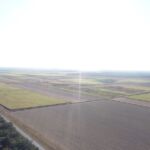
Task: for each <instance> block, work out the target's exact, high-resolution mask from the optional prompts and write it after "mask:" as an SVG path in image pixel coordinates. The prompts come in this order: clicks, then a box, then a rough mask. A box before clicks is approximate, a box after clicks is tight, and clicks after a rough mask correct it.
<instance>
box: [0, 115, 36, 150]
mask: <svg viewBox="0 0 150 150" xmlns="http://www.w3.org/2000/svg"><path fill="white" fill-rule="evenodd" d="M0 150H39V149H38V148H37V147H35V146H34V145H33V144H32V143H31V141H29V140H28V139H26V138H25V137H23V136H22V135H21V134H20V133H18V132H17V131H16V129H15V128H14V127H13V125H12V123H9V122H6V121H5V120H4V119H3V118H2V117H1V116H0Z"/></svg>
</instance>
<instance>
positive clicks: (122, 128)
mask: <svg viewBox="0 0 150 150" xmlns="http://www.w3.org/2000/svg"><path fill="white" fill-rule="evenodd" d="M145 100H146V102H145ZM149 100H150V74H146V75H145V74H143V76H137V75H135V74H115V75H114V74H102V73H87V72H84V73H81V72H73V71H70V72H69V71H59V72H58V71H5V72H2V73H1V72H0V104H2V105H4V106H5V107H7V108H10V109H11V110H6V109H5V108H3V107H0V109H2V110H1V113H2V114H4V115H6V117H7V116H8V117H10V120H12V122H14V123H16V124H18V125H19V126H20V127H21V128H22V129H24V130H25V131H26V132H27V133H29V135H31V136H33V139H34V138H35V139H37V140H38V141H39V143H40V142H41V144H43V146H48V147H55V148H54V149H56V150H134V149H135V150H149V149H150V117H149V116H150V103H149ZM68 102H69V103H68ZM64 103H65V105H62V104H64ZM66 103H67V104H66ZM55 104H60V105H55ZM48 105H53V106H48ZM37 106H38V107H37ZM39 106H40V107H41V106H42V107H41V108H40V107H39ZM44 106H47V107H44ZM141 106H142V107H141ZM27 108H30V109H27ZM12 109H15V111H12ZM48 150H49V148H48Z"/></svg>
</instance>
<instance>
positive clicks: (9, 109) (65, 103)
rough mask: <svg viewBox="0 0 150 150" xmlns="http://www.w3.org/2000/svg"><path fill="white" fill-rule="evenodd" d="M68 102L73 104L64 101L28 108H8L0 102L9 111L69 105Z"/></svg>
mask: <svg viewBox="0 0 150 150" xmlns="http://www.w3.org/2000/svg"><path fill="white" fill-rule="evenodd" d="M67 104H72V102H64V103H59V104H51V105H43V106H33V107H26V108H14V109H11V108H8V107H6V106H5V105H3V104H0V106H2V107H3V108H5V109H6V110H8V111H11V112H15V111H21V110H29V109H36V108H43V107H53V106H58V105H67Z"/></svg>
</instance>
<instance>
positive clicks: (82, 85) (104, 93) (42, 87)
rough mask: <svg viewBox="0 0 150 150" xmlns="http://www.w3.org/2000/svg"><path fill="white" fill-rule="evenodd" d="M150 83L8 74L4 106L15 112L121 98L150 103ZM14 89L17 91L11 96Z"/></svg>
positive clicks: (1, 76)
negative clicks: (37, 107)
mask: <svg viewBox="0 0 150 150" xmlns="http://www.w3.org/2000/svg"><path fill="white" fill-rule="evenodd" d="M149 79H150V77H149V76H110V75H102V74H100V73H80V72H73V71H70V72H69V71H19V72H17V71H16V72H15V71H11V72H10V71H9V72H7V71H6V72H1V73H0V92H1V94H0V98H1V99H0V103H1V104H3V105H5V106H6V107H8V108H11V109H13V108H14V109H15V108H25V107H34V106H43V105H51V104H59V103H64V102H71V103H74V102H84V101H95V100H103V99H107V100H109V99H115V98H117V97H126V98H130V99H133V100H134V99H137V100H146V101H148V100H149V99H150V96H149V94H147V93H150V80H149ZM4 85H5V87H4ZM6 87H7V88H6ZM12 88H14V89H15V90H11V92H10V89H12ZM12 91H13V92H12ZM8 92H9V93H8ZM145 93H146V94H147V95H146V96H145V97H143V96H142V98H141V96H140V94H145ZM4 95H5V96H4ZM16 95H17V97H16ZM10 97H11V98H10ZM14 99H15V100H16V101H15V100H14ZM18 101H19V102H18ZM9 102H10V103H9ZM13 104H15V105H13Z"/></svg>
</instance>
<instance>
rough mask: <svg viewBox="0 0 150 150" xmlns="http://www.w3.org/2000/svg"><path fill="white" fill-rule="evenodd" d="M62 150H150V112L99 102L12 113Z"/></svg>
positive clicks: (109, 102) (128, 106)
mask: <svg viewBox="0 0 150 150" xmlns="http://www.w3.org/2000/svg"><path fill="white" fill-rule="evenodd" d="M12 115H14V116H15V117H16V118H18V119H19V120H21V121H22V122H23V123H24V124H28V125H30V126H31V127H33V128H34V129H35V130H36V131H37V132H40V133H41V134H42V135H43V136H44V137H46V138H47V139H48V140H49V141H50V143H51V142H52V143H55V145H58V146H59V147H60V148H61V149H62V150H133V149H135V150H149V149H150V117H149V116H150V109H149V108H145V107H140V106H136V105H131V104H126V103H120V102H116V101H105V100H104V101H96V102H85V103H76V104H70V105H64V106H55V107H47V108H38V109H32V110H23V111H17V112H12Z"/></svg>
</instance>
